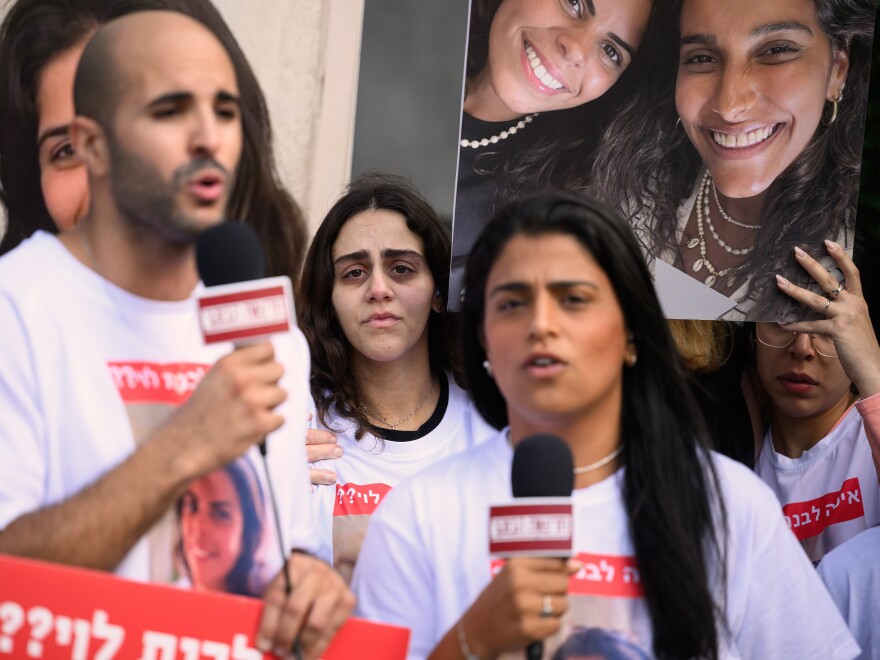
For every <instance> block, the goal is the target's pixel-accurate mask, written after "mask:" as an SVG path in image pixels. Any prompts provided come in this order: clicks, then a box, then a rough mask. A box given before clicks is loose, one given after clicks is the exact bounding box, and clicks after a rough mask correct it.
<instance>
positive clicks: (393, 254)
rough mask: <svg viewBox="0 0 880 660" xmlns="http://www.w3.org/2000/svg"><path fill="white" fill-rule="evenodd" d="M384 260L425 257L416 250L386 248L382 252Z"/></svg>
mask: <svg viewBox="0 0 880 660" xmlns="http://www.w3.org/2000/svg"><path fill="white" fill-rule="evenodd" d="M382 258H383V259H401V258H405V259H423V258H424V257H423V256H422V255H421V254H420V253H418V252H416V251H415V250H408V249H403V248H386V249H384V250H382Z"/></svg>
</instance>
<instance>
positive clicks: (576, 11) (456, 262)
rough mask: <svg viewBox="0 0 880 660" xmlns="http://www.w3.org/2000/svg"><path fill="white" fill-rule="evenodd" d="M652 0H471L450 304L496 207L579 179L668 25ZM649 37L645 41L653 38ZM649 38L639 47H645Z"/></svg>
mask: <svg viewBox="0 0 880 660" xmlns="http://www.w3.org/2000/svg"><path fill="white" fill-rule="evenodd" d="M665 5H666V2H663V1H662V0H661V1H660V2H652V0H621V1H609V0H538V1H536V0H501V1H500V2H499V1H498V0H474V2H472V4H471V23H470V30H469V40H468V53H467V71H466V82H465V94H464V99H463V104H462V124H461V132H460V142H459V162H458V177H457V188H456V201H455V212H454V217H453V237H452V240H453V246H452V255H453V256H452V274H451V281H450V295H449V300H450V306H451V307H453V308H455V307H457V305H458V301H459V299H460V293H461V277H462V274H463V266H464V260H465V259H466V257H467V254H468V253H469V252H470V248H471V246H472V245H473V243H474V241H475V240H476V238H477V236H478V235H479V233H480V231H481V230H482V228H483V226H485V224H486V223H487V222H488V221H489V219H490V218H491V216H492V215H493V213H494V212H495V210H496V209H497V208H499V207H500V206H501V205H503V204H504V203H505V202H507V201H510V200H511V199H514V198H515V197H517V196H519V195H520V194H521V193H523V192H526V191H530V190H535V189H538V188H544V187H547V186H548V185H553V186H556V187H570V186H575V185H578V184H579V182H581V181H582V180H583V175H584V174H585V173H586V172H588V171H589V162H590V154H591V151H592V148H593V147H594V145H595V143H596V140H597V139H598V137H599V135H600V134H601V132H602V128H603V126H604V125H605V123H606V122H607V117H609V116H611V115H613V111H614V110H616V109H617V108H618V107H619V106H620V105H621V103H622V102H623V100H624V99H625V98H626V97H627V96H628V95H629V94H630V93H631V92H632V90H633V89H634V87H635V86H637V84H636V83H637V81H638V79H639V76H640V75H641V74H640V73H639V72H640V71H642V70H643V69H644V67H640V65H639V64H640V62H643V61H645V60H647V59H648V58H647V56H646V55H645V53H644V52H643V45H644V44H643V41H644V39H643V37H644V36H645V35H646V34H649V33H652V34H654V35H657V34H666V35H667V36H668V35H670V34H671V33H672V31H673V30H672V25H673V23H672V22H673V19H674V14H673V12H670V11H667V10H666V8H665ZM653 41H654V40H652V41H651V43H652V44H653ZM651 49H652V47H651V46H648V47H647V50H648V51H650V50H651Z"/></svg>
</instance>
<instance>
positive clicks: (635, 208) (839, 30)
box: [590, 0, 876, 319]
mask: <svg viewBox="0 0 880 660" xmlns="http://www.w3.org/2000/svg"><path fill="white" fill-rule="evenodd" d="M814 2H815V7H816V14H817V17H818V20H819V23H820V24H821V25H822V29H823V31H824V32H825V35H826V36H827V37H828V39H829V40H830V42H831V45H832V47H834V48H840V49H845V50H847V52H848V53H849V71H848V73H847V77H846V94H845V96H844V99H843V101H842V102H841V103H840V104H839V113H838V116H837V119H836V121H834V122H833V123H830V115H831V104H830V103H827V104H826V106H827V107H826V110H825V115H824V117H823V120H822V121H821V122H820V125H819V126H818V127H817V129H816V132H815V135H814V136H813V139H812V141H811V142H810V144H809V145H808V146H807V148H806V149H805V150H804V151H803V153H801V154H800V156H798V158H797V159H795V161H794V162H793V163H792V164H791V165H790V166H789V167H788V168H787V169H786V170H785V171H784V172H783V173H782V174H781V175H780V176H779V177H778V178H777V179H776V181H775V182H774V183H773V184H772V186H771V188H770V190H769V192H770V195H769V199H770V202H769V203H768V205H767V207H766V209H765V212H764V217H763V218H753V219H750V222H755V223H757V224H761V225H762V229H760V230H759V234H758V236H757V237H756V240H755V249H754V250H753V251H752V253H751V254H750V255H749V256H748V257H746V258H745V259H744V260H743V262H742V264H740V265H739V266H738V267H737V268H736V270H735V271H733V272H731V274H730V276H731V277H737V278H738V279H739V280H740V281H744V280H748V281H749V286H748V290H747V292H746V295H745V297H746V298H751V299H754V300H755V301H756V302H755V305H754V307H753V309H752V311H751V312H750V313H749V318H750V319H761V318H763V319H769V318H774V319H783V318H788V319H797V318H799V317H800V316H801V315H802V309H800V308H799V306H798V305H797V304H796V303H794V302H793V301H792V300H791V299H790V298H789V297H788V296H785V295H784V294H781V293H779V292H778V290H777V288H776V283H775V282H776V280H775V277H774V276H775V274H776V273H781V274H783V275H784V276H785V277H787V278H788V279H789V280H790V281H792V282H795V283H796V284H798V285H800V286H810V284H811V280H810V277H809V275H808V274H807V273H806V272H805V271H804V270H803V269H802V268H801V267H800V266H799V265H798V264H797V263H796V262H795V260H794V259H793V258H792V254H793V251H794V247H795V246H799V247H802V248H804V249H805V250H807V251H808V252H810V253H812V255H813V256H814V257H819V256H823V255H824V245H823V240H824V239H825V238H830V239H832V240H835V241H836V240H838V238H839V237H840V236H841V235H843V237H844V239H843V242H844V243H848V244H849V245H850V246H851V245H852V237H853V228H854V226H855V213H856V203H857V200H858V186H859V172H860V167H861V152H862V140H863V136H864V128H865V108H866V105H867V99H868V76H869V72H870V62H871V47H872V44H873V38H874V13H875V9H876V5H875V1H874V0H814ZM678 39H679V35H678V28H676V30H675V42H676V44H677V42H678ZM678 65H679V63H678V46H677V45H676V46H675V47H674V48H671V49H669V50H667V51H666V52H665V53H662V54H661V56H660V57H659V58H658V59H657V60H656V61H655V62H654V63H653V67H652V69H653V71H654V75H652V76H651V77H650V78H646V79H645V81H644V85H643V87H642V88H641V90H640V92H639V94H637V95H635V96H633V97H632V98H631V99H630V100H629V101H628V103H627V104H626V105H625V106H624V107H623V108H622V109H621V111H620V112H619V114H618V117H617V118H616V119H615V120H614V121H613V122H612V123H611V124H610V125H609V126H608V128H607V129H606V131H605V134H604V135H603V137H602V141H601V147H600V148H599V149H598V151H597V153H596V158H595V160H594V161H593V172H592V176H591V183H590V190H591V192H593V193H594V194H596V195H597V196H599V197H601V198H602V199H605V200H606V201H608V202H609V203H610V204H612V205H613V206H615V207H616V208H619V209H626V210H627V213H628V215H629V217H630V219H631V220H636V219H638V218H652V221H651V222H649V223H648V224H649V226H650V227H651V232H652V234H653V235H652V238H651V241H650V242H651V246H650V247H649V252H650V257H652V258H654V257H657V256H658V255H659V254H661V253H662V252H664V251H665V250H669V249H674V250H677V249H678V242H677V231H676V230H677V226H678V220H677V215H676V214H677V212H678V209H679V207H680V205H681V203H682V202H683V200H685V199H686V198H687V197H688V196H689V195H690V194H691V192H692V191H693V189H694V186H695V184H696V183H697V178H698V176H699V172H700V170H701V169H702V167H703V164H702V160H701V159H700V156H699V154H698V153H697V151H696V149H694V147H693V145H692V144H691V142H690V140H689V139H688V137H687V135H685V133H684V131H682V130H681V129H680V128H677V127H676V120H677V114H676V108H675V79H676V72H677V70H678ZM639 224H643V223H642V222H641V221H639Z"/></svg>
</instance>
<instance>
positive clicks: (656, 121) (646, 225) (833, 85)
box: [450, 0, 876, 320]
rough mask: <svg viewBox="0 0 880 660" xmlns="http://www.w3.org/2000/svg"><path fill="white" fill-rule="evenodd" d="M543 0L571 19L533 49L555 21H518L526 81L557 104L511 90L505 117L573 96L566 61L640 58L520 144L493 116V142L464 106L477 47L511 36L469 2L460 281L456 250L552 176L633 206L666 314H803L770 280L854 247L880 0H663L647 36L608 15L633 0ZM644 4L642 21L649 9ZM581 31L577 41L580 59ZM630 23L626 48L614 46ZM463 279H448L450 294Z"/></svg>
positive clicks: (580, 65) (520, 117)
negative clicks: (798, 253)
mask: <svg viewBox="0 0 880 660" xmlns="http://www.w3.org/2000/svg"><path fill="white" fill-rule="evenodd" d="M496 4H497V3H496ZM510 4H516V0H503V1H502V2H501V3H500V6H499V8H498V15H499V16H501V15H502V11H501V10H502V9H504V8H505V7H506V6H507V5H510ZM543 4H546V9H547V12H548V15H549V12H550V9H554V10H555V11H556V12H557V13H558V14H559V17H560V18H559V20H558V22H557V25H556V26H555V27H554V28H553V29H552V30H549V31H548V32H547V36H548V38H547V43H548V44H549V45H547V46H544V50H543V51H542V53H541V54H540V55H538V56H537V57H538V61H536V60H535V57H534V56H533V55H534V54H535V53H536V49H535V48H534V47H532V46H531V44H530V41H529V39H534V40H535V41H538V38H539V36H540V35H541V34H542V33H541V32H540V31H539V29H538V28H536V27H533V26H534V25H535V24H536V23H535V21H531V22H529V23H528V24H527V26H519V27H518V28H516V29H515V30H514V31H513V32H512V33H510V34H508V36H509V37H510V38H511V39H514V40H516V39H518V40H519V43H520V44H521V46H522V49H523V52H524V53H525V55H524V60H523V61H524V62H525V63H526V64H524V65H523V67H521V69H522V70H521V71H520V75H521V81H520V83H521V87H522V89H526V90H529V85H530V84H531V89H530V90H529V91H531V92H533V93H534V95H535V96H539V95H540V94H543V95H544V100H545V103H544V105H543V107H541V104H540V103H537V102H534V103H533V104H532V105H528V104H526V103H522V104H520V105H517V106H513V105H512V104H511V109H512V110H515V111H516V112H517V114H515V115H513V121H510V119H509V118H508V122H509V123H511V124H514V123H515V122H516V121H524V120H525V117H526V116H528V113H533V112H536V111H540V110H546V109H547V103H548V101H549V100H562V99H563V98H564V97H566V96H568V95H569V94H570V92H569V89H570V87H572V85H571V82H570V81H571V80H572V78H571V74H570V73H569V72H570V71H575V72H576V73H577V74H579V75H581V76H585V75H586V74H585V73H584V72H585V71H586V70H587V69H588V68H589V67H594V66H598V65H599V64H600V63H601V60H602V53H605V54H607V53H609V52H611V50H612V49H613V48H616V49H617V51H618V52H626V54H627V55H629V56H631V60H624V64H625V63H626V61H631V65H630V66H629V67H627V71H626V73H625V75H621V76H620V79H619V82H617V83H616V84H614V83H613V82H612V84H611V85H610V86H609V88H608V91H607V92H606V93H605V94H604V95H602V96H601V98H597V99H596V100H595V101H592V102H590V103H585V104H584V105H582V106H580V107H579V108H578V109H577V110H566V111H559V112H543V113H542V114H541V115H540V116H538V117H535V118H533V119H532V121H531V122H529V123H527V124H526V126H525V128H524V129H522V131H521V133H522V135H520V131H517V132H516V133H515V135H514V136H513V138H515V139H516V142H517V144H516V145H514V144H512V143H513V141H514V140H513V139H512V138H511V137H510V136H509V137H508V138H507V139H504V140H501V139H499V140H498V142H497V143H493V142H492V141H491V137H492V136H493V135H494V134H495V133H493V132H492V131H489V130H485V129H487V128H489V127H484V132H486V135H485V136H482V137H485V138H488V145H486V146H483V145H482V143H481V142H477V144H478V145H479V146H478V147H477V148H473V147H471V144H473V143H471V142H468V144H467V146H465V140H470V139H472V137H471V133H472V132H474V131H475V130H477V129H475V122H474V116H471V115H470V114H469V112H468V109H469V105H471V104H472V103H473V102H472V101H471V102H470V103H469V99H472V98H473V93H474V92H472V91H471V90H472V89H478V87H476V86H475V83H476V82H477V81H478V80H479V78H478V77H476V76H474V75H473V74H472V73H471V65H472V61H473V58H474V56H475V53H479V52H481V51H483V52H485V51H489V53H490V57H489V60H488V61H489V62H491V53H492V52H493V49H494V48H495V45H496V42H497V41H498V40H499V39H498V38H496V37H495V36H493V31H492V29H490V30H489V31H488V32H479V31H475V21H478V20H481V18H480V17H481V12H480V9H479V7H478V5H479V3H478V2H477V0H475V1H474V3H473V4H472V10H471V31H470V41H469V45H468V79H467V83H466V90H465V100H464V116H463V121H462V143H461V144H462V146H461V148H460V157H459V173H458V191H457V197H456V215H455V217H454V234H453V261H452V273H453V278H454V279H453V282H451V284H453V285H454V284H455V283H457V282H458V280H457V279H455V273H456V265H457V259H458V260H461V258H462V257H461V255H462V254H466V252H467V250H468V249H469V247H468V246H469V245H470V243H469V242H468V241H472V240H473V239H472V238H470V237H471V236H476V235H477V234H478V233H479V230H480V228H481V227H482V225H483V224H485V222H486V220H488V218H489V217H491V214H492V213H493V212H494V210H495V208H496V207H497V206H498V205H500V204H502V203H504V202H505V201H507V200H508V199H510V198H512V197H515V196H517V195H518V194H521V193H522V192H525V191H527V190H530V189H532V188H536V187H542V186H545V185H548V184H549V185H554V186H562V187H569V188H575V189H579V190H584V191H586V192H588V193H590V194H593V195H595V196H597V197H599V198H601V199H604V200H606V201H608V202H610V203H612V204H613V205H614V206H615V207H616V208H618V209H620V211H621V213H622V214H623V215H624V216H625V217H626V218H627V219H628V220H629V221H630V224H631V225H632V226H633V229H634V230H635V232H636V235H637V236H638V238H639V242H640V243H641V245H642V248H643V252H644V254H645V257H646V260H647V261H648V263H649V265H650V266H651V267H652V269H653V271H654V273H655V278H656V284H657V288H658V293H659V295H660V298H661V301H663V304H664V311H665V312H666V314H667V316H668V317H670V318H717V317H721V318H726V319H731V320H743V319H745V320H779V319H796V318H800V316H801V315H802V313H803V312H802V310H799V309H797V307H796V306H795V305H793V304H791V302H790V300H789V299H787V297H786V296H785V295H784V294H781V293H780V292H779V291H778V289H777V284H776V277H775V276H776V274H777V273H778V274H781V275H782V276H783V277H785V278H787V279H789V280H791V281H792V282H795V283H796V284H798V285H801V286H809V284H810V283H809V282H808V281H807V279H805V278H804V275H803V273H802V271H801V269H799V267H798V264H797V262H796V261H795V259H794V248H795V247H796V246H797V247H801V248H803V249H805V250H806V251H807V252H808V253H810V254H811V255H813V256H814V257H816V258H818V259H821V260H822V261H823V263H825V265H830V266H831V268H832V269H833V268H834V264H833V262H832V261H830V258H829V257H828V255H827V251H826V248H825V246H824V240H825V239H830V240H833V241H836V242H837V243H838V244H840V245H841V246H842V247H844V249H846V250H847V251H848V252H850V253H851V251H852V247H853V238H854V230H855V220H856V217H855V216H856V202H857V198H858V183H859V173H860V163H861V151H862V142H863V135H864V126H865V110H866V104H867V90H868V77H869V72H870V59H871V46H872V41H873V32H874V14H875V11H876V9H875V4H874V2H872V0H767V1H766V2H761V3H754V2H749V1H747V0H683V1H681V2H679V1H677V0H654V2H652V3H651V7H650V12H651V13H650V17H649V18H648V19H647V23H646V27H645V28H644V34H642V35H641V38H640V39H639V38H638V37H639V32H638V27H636V28H635V32H626V31H625V29H624V27H623V25H625V22H618V23H616V24H615V25H613V26H612V25H610V24H608V23H604V24H603V21H602V20H600V19H603V13H604V15H605V17H608V16H609V12H612V13H614V14H616V15H617V16H620V14H621V12H622V11H623V7H624V6H630V5H631V3H625V4H615V3H612V6H611V7H607V6H605V4H606V3H603V2H601V1H594V2H582V3H580V2H579V3H575V4H571V3H570V2H568V1H567V0H558V1H557V0H553V1H551V0H544V2H543ZM535 6H537V4H536V5H535ZM631 8H632V9H633V13H631V15H630V21H636V23H637V21H638V16H639V13H638V7H636V6H634V5H633V6H632V7H631ZM603 10H604V11H603ZM641 11H642V12H647V11H648V9H647V8H646V7H643V8H642V9H641ZM609 20H610V19H609ZM643 20H644V19H643ZM630 24H632V23H630ZM575 34H577V35H580V36H581V38H582V39H581V40H580V41H578V42H576V43H578V44H580V47H581V48H582V50H579V51H577V52H578V53H580V56H579V57H577V58H574V57H573V54H574V53H575V47H574V46H573V45H572V44H573V43H575V42H572V41H570V36H571V35H575ZM532 35H535V36H532ZM625 35H629V41H626V43H627V45H629V46H630V48H631V51H626V49H624V48H623V47H622V46H621V45H620V43H619V40H620V39H624V40H626V36H625ZM633 35H635V36H633ZM481 40H482V41H481ZM584 44H593V48H594V50H592V51H591V50H589V49H585V46H584ZM595 48H598V49H599V51H598V52H597V51H596V50H595ZM489 66H490V65H489V64H487V65H486V68H489ZM542 67H543V68H542ZM605 70H606V71H607V69H605ZM601 71H602V69H600V72H601ZM510 75H511V76H512V75H513V74H512V73H511V74H510ZM596 75H598V74H597V73H595V72H594V73H593V74H592V76H593V78H592V79H595V76H596ZM607 80H608V79H607V78H606V81H607ZM536 81H537V82H536ZM560 85H562V86H561V87H560ZM493 89H494V90H495V91H496V92H498V94H499V96H500V95H501V91H502V90H503V89H505V88H504V87H502V85H501V84H500V83H495V84H494V87H493ZM524 96H525V95H524V94H521V95H520V96H519V97H517V98H523V97H524ZM560 107H561V106H560ZM566 107H567V106H566ZM575 113H576V115H577V117H576V118H575ZM475 116H476V117H480V115H479V114H477V115H475ZM481 118H482V117H481ZM539 127H540V130H536V129H538V128H539ZM529 133H532V136H531V137H529V135H528V134H529ZM539 133H540V134H541V135H540V136H539V135H538V134H539ZM508 135H509V131H508ZM474 138H477V139H481V138H480V137H478V136H476V135H475V136H474ZM554 140H555V141H557V144H556V145H555V146H556V147H558V148H554V144H553V141H554ZM499 145H501V146H499ZM541 147H544V149H545V150H544V151H541ZM481 150H482V152H483V153H480V152H481ZM505 150H506V151H505ZM474 152H476V153H474ZM475 191H477V192H476V194H475ZM474 199H480V200H481V201H479V202H476V203H475V202H474V201H473V200H474ZM836 274H837V275H839V273H836ZM457 292H458V291H457V290H456V289H452V288H451V290H450V300H451V301H455V300H456V295H455V294H456V293H457Z"/></svg>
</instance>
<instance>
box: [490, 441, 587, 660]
mask: <svg viewBox="0 0 880 660" xmlns="http://www.w3.org/2000/svg"><path fill="white" fill-rule="evenodd" d="M510 485H511V490H512V492H513V496H514V498H516V500H517V501H516V502H514V503H511V504H505V505H499V506H493V507H491V508H490V511H489V553H490V554H492V555H496V556H500V557H559V558H562V559H564V558H567V557H571V555H572V549H573V543H574V516H573V512H572V504H571V491H572V489H573V488H574V459H573V458H572V455H571V450H570V449H569V447H568V445H567V444H565V441H564V440H562V439H561V438H559V437H557V436H555V435H544V434H537V435H531V436H529V437H527V438H524V439H523V440H522V441H521V442H520V443H519V444H518V445H517V446H516V449H515V450H514V452H513V465H512V466H511V471H510ZM543 653H544V642H542V641H537V642H532V643H531V644H529V645H528V646H527V647H526V657H527V658H528V660H540V658H541V656H542V655H543Z"/></svg>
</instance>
